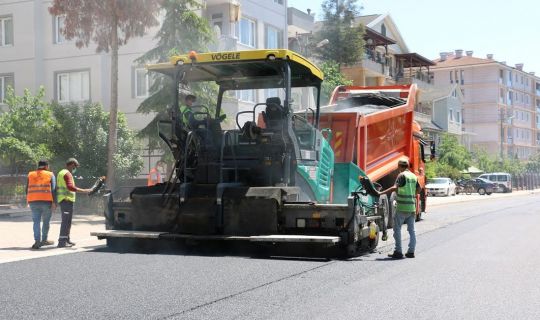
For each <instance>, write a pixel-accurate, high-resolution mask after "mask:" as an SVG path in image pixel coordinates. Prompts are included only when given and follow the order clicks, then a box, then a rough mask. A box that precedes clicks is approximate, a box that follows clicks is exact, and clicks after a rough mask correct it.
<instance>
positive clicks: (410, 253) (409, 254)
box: [405, 252, 414, 258]
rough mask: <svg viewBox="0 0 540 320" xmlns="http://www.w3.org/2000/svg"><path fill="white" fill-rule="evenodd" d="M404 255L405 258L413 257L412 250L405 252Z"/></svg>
mask: <svg viewBox="0 0 540 320" xmlns="http://www.w3.org/2000/svg"><path fill="white" fill-rule="evenodd" d="M405 256H406V257H407V258H414V252H407V253H406V254H405Z"/></svg>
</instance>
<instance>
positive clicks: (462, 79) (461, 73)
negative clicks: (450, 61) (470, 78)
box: [459, 70, 465, 84]
mask: <svg viewBox="0 0 540 320" xmlns="http://www.w3.org/2000/svg"><path fill="white" fill-rule="evenodd" d="M459 77H460V79H461V84H465V71H464V70H459Z"/></svg>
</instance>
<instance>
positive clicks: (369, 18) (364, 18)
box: [354, 14, 380, 26]
mask: <svg viewBox="0 0 540 320" xmlns="http://www.w3.org/2000/svg"><path fill="white" fill-rule="evenodd" d="M379 16H380V14H370V15H367V16H359V17H355V18H354V23H355V24H356V25H358V23H361V24H362V25H364V26H367V25H368V24H370V23H371V22H373V21H374V20H375V19H377V18H378V17H379Z"/></svg>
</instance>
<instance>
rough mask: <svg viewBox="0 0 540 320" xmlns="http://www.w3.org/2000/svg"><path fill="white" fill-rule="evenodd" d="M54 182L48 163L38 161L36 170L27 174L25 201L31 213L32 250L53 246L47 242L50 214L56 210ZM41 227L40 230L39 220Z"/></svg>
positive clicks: (50, 242) (51, 242)
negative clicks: (32, 227)
mask: <svg viewBox="0 0 540 320" xmlns="http://www.w3.org/2000/svg"><path fill="white" fill-rule="evenodd" d="M55 189H56V181H55V178H54V174H53V173H52V172H50V171H49V162H48V161H47V160H40V161H39V162H38V167H37V170H34V171H30V172H29V173H28V182H27V185H26V201H27V202H28V205H29V206H30V210H31V211H32V221H33V223H34V244H33V245H32V249H39V248H40V247H41V246H44V245H51V244H54V242H53V241H49V240H47V237H48V235H49V224H50V221H51V216H52V212H53V211H54V210H55V209H56V192H55ZM42 219H43V225H42V226H41V228H40V224H41V220H42ZM40 229H41V230H40Z"/></svg>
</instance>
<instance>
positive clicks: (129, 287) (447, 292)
mask: <svg viewBox="0 0 540 320" xmlns="http://www.w3.org/2000/svg"><path fill="white" fill-rule="evenodd" d="M539 197H540V196H539V195H537V194H529V195H519V196H512V197H507V198H493V199H490V200H488V201H481V202H466V203H455V204H447V205H437V206H433V207H432V209H431V211H430V213H429V214H428V215H426V216H425V219H424V220H423V221H422V222H420V223H419V224H418V225H417V226H418V230H419V235H418V247H417V252H416V254H417V257H416V258H415V259H403V260H398V261H394V260H388V259H386V254H387V253H388V252H390V251H391V250H392V248H391V245H386V246H385V245H384V244H383V245H381V246H380V248H379V251H378V252H376V253H372V254H368V255H365V256H362V257H359V258H356V259H352V260H346V261H344V260H317V259H292V258H253V257H250V256H247V255H230V254H227V253H225V254H216V253H215V252H214V253H213V254H208V253H206V254H198V253H197V252H189V254H188V253H186V252H184V251H178V250H172V251H168V252H166V253H158V254H144V253H116V252H110V251H108V250H103V249H100V250H96V251H89V252H83V253H74V254H70V255H61V256H51V257H47V258H40V259H32V260H25V261H18V262H12V263H5V264H1V265H0V319H310V320H312V319H368V318H375V319H377V318H388V319H509V318H512V319H540V273H539V272H538V269H539V267H540V255H539V254H538V252H540V241H539V240H540V235H539V232H538V230H539V229H538V226H540V209H539V208H538V203H539ZM403 232H404V233H405V234H406V230H405V228H404V229H403ZM405 244H406V242H405Z"/></svg>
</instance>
